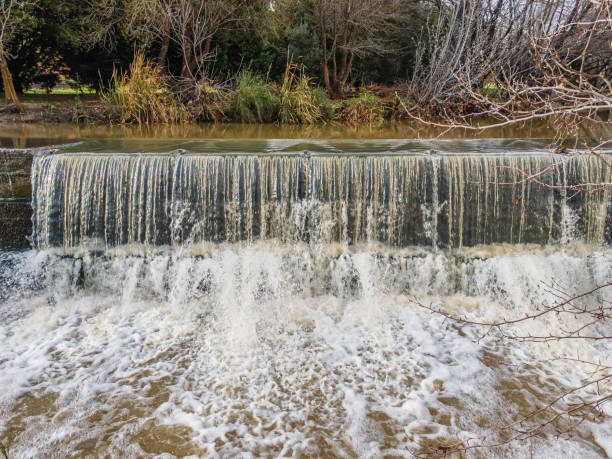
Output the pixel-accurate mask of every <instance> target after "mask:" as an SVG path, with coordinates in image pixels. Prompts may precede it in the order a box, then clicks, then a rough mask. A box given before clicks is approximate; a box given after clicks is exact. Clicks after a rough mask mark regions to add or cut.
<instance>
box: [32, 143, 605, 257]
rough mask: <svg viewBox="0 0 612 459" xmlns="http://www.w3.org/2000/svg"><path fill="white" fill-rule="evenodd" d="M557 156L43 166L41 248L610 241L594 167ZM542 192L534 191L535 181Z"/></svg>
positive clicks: (38, 191)
mask: <svg viewBox="0 0 612 459" xmlns="http://www.w3.org/2000/svg"><path fill="white" fill-rule="evenodd" d="M564 159H566V158H564V157H561V156H560V155H551V154H535V155H534V154H530V155H527V154H512V155H494V154H486V155H483V154H472V155H467V154H463V155H440V154H430V155H410V154H375V155H367V154H352V155H349V154H345V155H333V156H331V155H324V154H310V155H308V156H306V155H299V154H265V155H256V154H178V153H167V154H161V153H160V154H91V153H89V154H88V153H63V154H41V155H39V156H37V157H36V158H35V159H34V164H33V169H32V185H33V208H34V216H33V222H34V234H33V242H34V245H35V247H37V248H41V249H44V248H51V247H63V248H65V249H70V248H75V247H91V248H100V249H105V248H108V247H115V246H119V245H129V244H145V245H153V246H168V245H169V246H180V245H184V244H186V243H198V242H239V241H246V242H254V241H261V240H277V241H280V242H283V243H290V242H295V241H303V242H308V243H314V242H327V243H329V242H338V243H342V244H346V245H358V244H370V243H382V244H383V245H386V246H390V247H408V246H415V245H416V246H437V247H449V248H453V247H463V246H475V245H479V244H491V243H537V244H547V243H554V242H564V241H566V240H568V239H574V238H580V239H584V240H586V241H589V242H593V243H597V244H601V243H602V242H603V241H604V240H606V239H607V238H609V233H610V230H609V228H610V221H611V218H610V214H611V211H610V203H609V198H610V196H609V190H608V191H606V190H596V191H593V190H589V191H588V192H582V193H576V190H572V189H569V190H568V189H567V187H568V186H573V185H577V184H581V183H601V182H610V181H611V174H612V171H611V170H610V168H608V167H607V166H606V164H605V163H604V162H602V161H600V160H598V159H597V158H594V157H588V156H579V157H576V158H573V159H571V160H569V161H568V160H565V161H564ZM530 178H531V179H530Z"/></svg>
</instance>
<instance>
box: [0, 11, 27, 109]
mask: <svg viewBox="0 0 612 459" xmlns="http://www.w3.org/2000/svg"><path fill="white" fill-rule="evenodd" d="M28 6H30V4H29V3H27V2H21V3H18V2H17V0H0V73H1V74H2V84H3V85H4V94H5V99H6V103H9V101H11V102H13V103H14V104H15V106H16V107H17V110H19V111H20V112H21V113H24V112H25V109H24V108H23V105H22V104H21V102H20V101H19V97H18V96H17V91H15V86H14V84H13V76H12V75H11V72H10V71H9V68H8V63H7V56H8V53H7V50H6V47H5V43H6V42H7V41H8V40H10V39H11V38H12V37H11V36H12V34H13V33H14V31H15V28H16V27H17V25H18V24H19V22H20V21H21V20H22V19H23V14H24V9H25V8H26V7H28Z"/></svg>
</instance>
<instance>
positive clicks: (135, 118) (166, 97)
mask: <svg viewBox="0 0 612 459" xmlns="http://www.w3.org/2000/svg"><path fill="white" fill-rule="evenodd" d="M102 100H103V101H104V102H105V103H106V105H107V108H108V110H109V112H110V114H111V118H117V119H118V120H119V122H121V123H137V124H152V123H162V124H163V123H178V122H184V121H187V120H188V114H187V111H186V110H185V107H184V106H183V104H182V103H181V102H180V101H179V100H178V98H177V97H176V96H175V95H174V94H173V93H172V91H170V88H169V86H168V83H167V82H166V80H165V79H164V78H163V77H162V76H161V75H160V73H159V69H158V67H157V66H156V65H155V64H154V63H152V62H150V61H147V60H146V59H145V56H144V54H143V53H142V52H138V53H136V54H135V56H134V60H133V61H132V64H131V65H130V70H129V72H127V73H121V72H119V71H118V70H117V69H114V70H113V75H112V77H111V82H110V88H109V90H107V91H105V92H104V93H103V94H102Z"/></svg>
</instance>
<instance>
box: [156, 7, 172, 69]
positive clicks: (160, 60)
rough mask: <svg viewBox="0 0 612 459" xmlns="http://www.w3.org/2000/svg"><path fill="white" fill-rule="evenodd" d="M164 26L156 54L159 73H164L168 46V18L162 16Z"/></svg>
mask: <svg viewBox="0 0 612 459" xmlns="http://www.w3.org/2000/svg"><path fill="white" fill-rule="evenodd" d="M162 21H163V27H164V36H163V38H162V43H161V48H160V49H159V54H158V55H157V64H158V65H159V70H160V73H162V74H165V73H166V57H167V56H168V48H169V47H170V25H169V24H168V19H167V18H166V17H165V16H164V17H163V18H162Z"/></svg>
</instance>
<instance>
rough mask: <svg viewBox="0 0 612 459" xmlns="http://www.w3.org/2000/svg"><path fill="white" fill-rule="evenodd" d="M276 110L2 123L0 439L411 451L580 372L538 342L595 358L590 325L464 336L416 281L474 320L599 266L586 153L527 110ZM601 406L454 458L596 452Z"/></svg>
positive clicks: (59, 444) (607, 428) (562, 353)
mask: <svg viewBox="0 0 612 459" xmlns="http://www.w3.org/2000/svg"><path fill="white" fill-rule="evenodd" d="M277 129H278V128H276V127H273V126H254V127H247V128H245V127H238V126H231V125H229V126H226V125H215V126H205V127H197V128H195V127H184V128H176V131H172V130H170V131H166V132H153V131H147V130H144V131H139V132H137V131H134V130H129V129H127V130H126V129H123V128H113V129H108V128H87V129H81V128H78V127H74V126H70V127H68V126H58V127H55V129H54V127H47V126H44V127H41V126H15V127H7V128H6V129H3V130H2V132H0V138H2V146H3V147H9V148H12V149H13V150H10V151H8V150H5V151H2V152H1V154H2V155H3V156H1V158H2V161H3V164H4V167H5V170H6V171H8V172H7V173H6V174H0V187H1V188H0V191H1V192H2V193H3V194H2V197H3V201H2V204H3V205H4V207H3V209H4V210H3V212H4V214H3V215H4V216H6V218H3V225H4V226H3V228H2V232H3V233H4V234H5V235H11V236H10V237H8V236H3V237H4V238H5V239H2V241H8V242H3V247H4V248H3V249H0V318H1V319H2V320H0V342H1V343H2V345H0V442H1V443H2V444H3V445H4V446H6V447H7V448H8V450H9V455H10V457H43V456H44V457H54V456H62V457H87V456H94V457H97V456H105V455H108V456H111V457H119V456H121V457H159V456H160V455H165V456H164V457H184V456H189V455H192V456H195V457H216V456H221V457H228V456H232V457H233V456H236V455H240V454H242V455H246V456H247V457H260V456H264V457H287V456H296V457H315V456H321V457H412V455H414V454H418V453H422V452H424V451H425V450H426V449H427V448H429V447H433V446H436V445H447V444H450V443H453V442H456V441H457V440H460V439H466V438H470V437H476V436H479V435H482V434H484V433H486V432H487V431H490V430H495V429H497V428H499V427H501V426H502V425H504V424H506V423H508V422H510V421H511V420H513V419H516V418H517V416H519V415H524V414H526V413H528V412H529V411H530V410H533V409H535V408H537V407H540V406H542V405H543V404H545V403H546V402H548V401H549V400H551V399H552V398H553V397H554V396H555V395H557V394H558V393H559V392H560V391H562V390H564V389H569V388H571V387H575V386H579V385H580V384H581V381H583V379H584V378H585V377H587V375H588V373H589V371H590V370H591V369H592V368H590V367H588V366H586V365H585V366H584V367H583V366H582V365H580V364H577V363H575V362H573V361H572V362H569V363H568V361H564V360H555V358H557V357H561V358H564V357H568V358H575V357H576V356H577V355H579V356H580V357H581V358H585V359H588V360H592V361H600V362H602V363H603V364H608V365H609V364H610V363H612V362H610V358H611V357H610V356H611V355H612V344H611V343H610V342H609V340H598V341H587V340H580V339H578V340H570V341H562V342H553V343H550V344H548V345H540V344H534V343H529V342H522V343H521V342H511V341H508V340H506V339H498V337H496V336H494V335H489V336H487V337H485V338H484V339H479V338H481V337H482V334H483V330H482V329H480V328H479V327H469V326H459V325H456V324H453V323H451V322H449V321H447V320H443V318H442V317H440V316H436V315H432V314H431V313H429V312H428V311H427V310H425V309H423V308H421V307H419V306H418V305H417V304H416V303H415V299H418V300H420V301H422V302H423V303H425V304H432V305H435V306H436V307H440V308H442V309H443V310H445V311H447V312H450V313H457V314H463V315H465V316H466V317H467V318H469V319H472V320H475V321H494V320H499V318H506V319H511V318H516V317H524V316H525V315H526V314H530V313H533V312H535V311H538V310H541V309H542V308H543V307H545V306H546V305H551V304H553V303H554V302H555V301H556V300H557V297H556V296H555V291H558V290H554V289H551V285H553V286H554V288H556V289H561V290H563V291H564V292H566V293H567V294H570V295H571V294H578V293H581V292H585V291H588V290H591V289H593V288H594V287H596V286H599V285H602V284H604V283H606V282H609V281H610V279H612V249H611V248H610V245H609V243H610V239H611V237H612V236H611V234H612V233H611V228H612V201H611V198H610V190H605V191H604V190H595V187H593V188H592V189H590V190H589V191H586V192H582V193H579V194H576V195H575V189H571V187H572V186H573V185H576V184H580V183H592V184H597V183H609V182H611V181H612V171H611V170H610V168H609V167H607V165H606V163H605V162H603V161H600V160H597V159H596V158H590V157H586V156H584V157H580V158H577V159H573V160H571V161H565V160H564V158H565V157H564V156H563V155H556V154H551V153H550V149H549V148H548V146H549V145H550V142H551V141H550V139H551V138H552V137H554V135H551V130H550V128H549V127H545V126H532V127H530V128H529V129H524V130H523V131H522V134H523V135H519V134H516V133H514V134H512V133H510V132H508V131H506V132H505V133H504V132H497V133H490V134H486V135H485V137H486V136H490V138H480V139H474V138H473V136H471V135H469V134H465V138H463V139H456V138H455V139H437V140H406V139H408V138H414V137H416V136H414V135H409V134H408V133H407V132H408V131H407V130H408V129H409V127H408V126H405V125H398V126H394V127H387V128H384V129H378V130H374V129H370V131H367V129H368V128H361V129H360V130H353V131H351V130H346V129H344V128H336V127H329V126H328V127H323V128H312V130H308V129H305V130H304V129H301V130H300V129H287V130H283V131H279V130H277ZM20 133H21V134H20ZM502 134H505V135H502ZM20 135H21V136H20ZM508 135H512V136H513V137H514V138H504V137H507V136H508ZM582 136H583V137H584V138H595V137H601V136H602V134H601V133H596V132H586V133H583V134H582ZM203 137H205V138H208V139H209V140H206V141H203V140H201V138H203ZM519 137H520V138H519ZM61 143H63V144H66V143H68V144H67V145H64V146H61V147H59V148H58V149H57V151H54V152H49V151H46V149H45V146H48V145H57V144H61ZM15 148H18V149H22V150H19V151H18V150H14V149H15ZM25 149H27V150H25ZM9 169H10V170H9ZM30 174H31V180H30ZM534 176H535V177H537V180H536V181H525V177H534ZM30 183H31V195H30V194H29V193H30ZM568 187H570V188H569V189H568ZM27 196H32V197H31V198H30V197H27ZM30 199H32V203H31V205H30V202H29V201H30ZM11 206H12V207H11ZM19 206H21V207H19ZM32 208H33V214H34V215H33V221H32V222H33V226H29V227H28V226H27V225H26V226H25V228H27V230H24V227H22V228H20V227H19V225H18V222H20V221H21V222H26V221H27V222H30V220H29V219H30V217H31V216H32ZM7 209H8V210H7ZM16 209H21V210H16ZM20 212H21V213H20ZM20 218H21V220H20ZM24 231H27V233H28V235H31V236H32V237H31V241H32V244H33V248H28V247H29V246H28V245H27V244H29V243H26V244H24V243H23V241H24V239H25V234H24ZM16 233H19V235H18V236H15V234H16ZM15 241H17V242H15ZM19 241H21V242H19ZM17 247H22V249H20V250H16V248H17ZM610 290H612V289H611V288H608V289H607V290H606V289H602V290H601V291H599V292H598V293H597V295H592V296H589V297H586V298H585V299H583V300H581V301H583V302H584V304H587V302H593V301H596V302H601V304H604V303H605V302H606V301H612V292H611V291H610ZM582 320H584V319H582V318H580V317H575V316H570V315H564V314H561V315H557V316H554V317H542V318H540V319H538V320H536V321H533V322H528V323H522V324H517V325H516V326H515V327H513V328H512V329H510V331H511V332H513V333H516V334H519V335H527V334H554V333H558V331H559V330H564V329H567V328H570V327H574V328H575V327H576V326H580V325H587V323H586V321H585V323H584V324H583V323H582V322H581V321H582ZM589 330H590V331H591V332H592V333H595V334H599V336H606V335H608V336H609V335H610V334H612V330H611V329H610V324H606V323H601V324H600V325H599V326H598V327H596V328H595V329H593V330H591V328H589ZM607 384H608V385H607V386H606V385H603V386H602V387H600V388H599V390H600V391H603V392H604V393H609V392H610V390H612V387H610V386H609V381H608V383H607ZM590 395H593V393H592V392H590V389H587V390H585V391H583V392H580V393H578V394H577V396H590ZM576 400H577V398H576V399H568V400H567V401H566V402H564V403H565V404H562V405H561V406H560V407H559V409H563V408H566V407H567V406H569V405H567V404H571V403H573V402H575V401H576ZM611 410H612V407H610V406H604V407H603V413H604V416H602V417H600V418H597V419H595V420H593V421H588V422H584V423H583V424H581V425H580V426H578V427H577V428H576V434H575V435H574V436H573V437H571V438H569V439H566V438H561V439H559V438H556V437H555V436H554V435H552V432H551V433H547V434H545V435H542V436H541V437H540V438H538V439H537V440H536V441H533V442H523V443H521V442H518V443H512V444H510V445H507V446H504V447H503V448H496V449H493V450H486V451H478V450H474V451H471V452H468V457H531V456H534V457H542V458H544V457H593V458H599V457H610V456H612V441H611V440H610V439H611V438H612V420H611V418H610V416H611V415H612V411H611ZM564 422H565V421H564V420H563V419H560V420H559V421H558V422H556V423H555V427H557V428H560V429H562V428H564V426H565V424H564Z"/></svg>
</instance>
